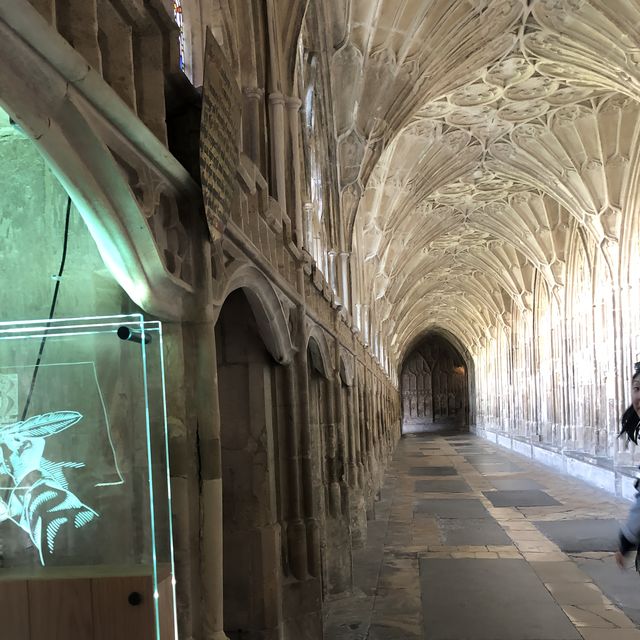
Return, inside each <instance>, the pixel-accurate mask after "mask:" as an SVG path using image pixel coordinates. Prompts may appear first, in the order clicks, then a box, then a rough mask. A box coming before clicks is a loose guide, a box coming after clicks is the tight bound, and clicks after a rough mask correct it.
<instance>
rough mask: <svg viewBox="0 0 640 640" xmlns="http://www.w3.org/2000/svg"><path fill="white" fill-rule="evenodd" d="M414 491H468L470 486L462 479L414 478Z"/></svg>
mask: <svg viewBox="0 0 640 640" xmlns="http://www.w3.org/2000/svg"><path fill="white" fill-rule="evenodd" d="M416 491H419V492H422V493H469V492H470V491H471V487H470V486H469V485H468V484H467V483H466V482H465V481H464V480H462V479H460V480H458V479H452V480H416Z"/></svg>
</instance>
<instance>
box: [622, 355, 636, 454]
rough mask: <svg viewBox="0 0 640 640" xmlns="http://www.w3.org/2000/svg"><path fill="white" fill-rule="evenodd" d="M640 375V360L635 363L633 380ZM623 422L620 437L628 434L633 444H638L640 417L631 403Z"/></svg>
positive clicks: (624, 414)
mask: <svg viewBox="0 0 640 640" xmlns="http://www.w3.org/2000/svg"><path fill="white" fill-rule="evenodd" d="M639 376H640V362H636V363H635V364H634V365H633V376H632V377H631V380H632V381H633V380H635V379H636V378H637V377H639ZM620 422H621V424H622V429H621V430H620V433H619V434H618V437H620V436H623V435H626V436H627V438H628V439H629V440H631V442H633V444H638V432H640V417H638V414H637V412H636V410H635V409H634V408H633V405H631V406H630V407H629V408H628V409H627V410H626V411H625V412H624V413H623V414H622V420H621V421H620Z"/></svg>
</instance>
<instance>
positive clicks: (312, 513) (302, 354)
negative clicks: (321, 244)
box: [294, 306, 321, 577]
mask: <svg viewBox="0 0 640 640" xmlns="http://www.w3.org/2000/svg"><path fill="white" fill-rule="evenodd" d="M297 314H298V329H299V330H298V335H299V338H298V344H299V346H300V348H299V350H298V353H297V354H296V356H295V361H294V365H295V371H296V379H297V382H298V385H297V391H298V399H299V403H300V405H299V408H300V461H301V471H302V495H301V497H302V506H303V507H304V524H305V530H306V535H307V567H308V571H309V574H310V575H312V576H313V577H320V575H321V569H320V567H321V559H320V546H321V541H320V525H319V522H318V517H319V514H318V513H317V512H316V508H315V502H314V499H313V492H314V487H313V460H312V456H313V455H314V452H313V451H312V450H311V442H312V439H311V433H310V429H311V417H310V409H309V363H308V358H307V349H306V344H307V337H308V336H307V333H306V331H305V309H304V306H300V307H298V309H297Z"/></svg>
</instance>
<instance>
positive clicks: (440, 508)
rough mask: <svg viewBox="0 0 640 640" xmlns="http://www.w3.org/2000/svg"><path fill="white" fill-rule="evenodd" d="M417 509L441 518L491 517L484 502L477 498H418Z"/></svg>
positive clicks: (419, 511) (422, 512)
mask: <svg viewBox="0 0 640 640" xmlns="http://www.w3.org/2000/svg"><path fill="white" fill-rule="evenodd" d="M415 511H416V512H418V513H421V514H428V515H433V516H438V517H439V518H491V515H490V514H489V512H488V511H487V510H486V509H485V508H484V505H483V504H482V502H480V500H477V499H475V498H470V499H463V498H442V499H432V500H417V501H416V506H415ZM491 519H492V518H491Z"/></svg>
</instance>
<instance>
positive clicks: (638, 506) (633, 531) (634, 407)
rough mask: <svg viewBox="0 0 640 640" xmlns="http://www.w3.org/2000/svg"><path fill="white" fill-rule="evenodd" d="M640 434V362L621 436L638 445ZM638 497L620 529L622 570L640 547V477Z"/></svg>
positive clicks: (620, 564)
mask: <svg viewBox="0 0 640 640" xmlns="http://www.w3.org/2000/svg"><path fill="white" fill-rule="evenodd" d="M639 432H640V362H636V363H635V365H634V373H633V378H632V379H631V406H630V407H629V408H628V409H627V410H626V411H625V412H624V414H623V416H622V429H621V431H620V436H626V437H627V438H628V439H629V440H631V442H633V443H634V444H638V433H639ZM634 486H635V488H636V496H635V501H634V503H633V506H632V507H631V509H630V510H629V516H628V517H627V521H626V522H625V523H624V524H623V525H622V527H620V534H619V539H618V550H617V551H616V563H617V564H618V566H619V567H620V568H621V569H624V568H625V564H626V562H625V557H626V556H628V555H629V554H630V553H631V552H632V551H635V550H636V549H637V548H638V546H639V545H640V475H639V476H638V477H637V479H636V481H635V485H634ZM636 563H637V561H636Z"/></svg>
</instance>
